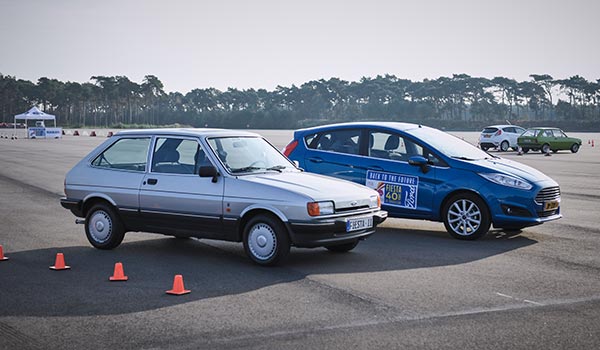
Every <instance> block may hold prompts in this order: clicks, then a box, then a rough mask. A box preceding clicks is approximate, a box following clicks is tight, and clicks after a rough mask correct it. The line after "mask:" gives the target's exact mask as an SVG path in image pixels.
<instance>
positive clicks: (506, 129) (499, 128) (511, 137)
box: [479, 125, 525, 152]
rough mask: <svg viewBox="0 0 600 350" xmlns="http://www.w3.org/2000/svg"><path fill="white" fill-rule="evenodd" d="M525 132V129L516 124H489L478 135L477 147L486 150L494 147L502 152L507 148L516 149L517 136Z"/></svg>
mask: <svg viewBox="0 0 600 350" xmlns="http://www.w3.org/2000/svg"><path fill="white" fill-rule="evenodd" d="M524 132H525V129H524V128H522V127H520V126H516V125H491V126H486V127H485V128H483V130H482V131H481V134H480V135H479V147H480V148H481V149H482V150H484V151H487V150H488V149H490V148H496V149H498V150H500V151H502V152H506V151H508V149H509V148H512V149H513V150H516V149H517V147H518V145H517V138H518V137H519V136H521V134H522V133H524Z"/></svg>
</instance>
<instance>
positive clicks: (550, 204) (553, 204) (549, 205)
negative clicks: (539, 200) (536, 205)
mask: <svg viewBox="0 0 600 350" xmlns="http://www.w3.org/2000/svg"><path fill="white" fill-rule="evenodd" d="M558 204H559V202H558V201H549V202H545V203H544V210H554V209H556V208H558Z"/></svg>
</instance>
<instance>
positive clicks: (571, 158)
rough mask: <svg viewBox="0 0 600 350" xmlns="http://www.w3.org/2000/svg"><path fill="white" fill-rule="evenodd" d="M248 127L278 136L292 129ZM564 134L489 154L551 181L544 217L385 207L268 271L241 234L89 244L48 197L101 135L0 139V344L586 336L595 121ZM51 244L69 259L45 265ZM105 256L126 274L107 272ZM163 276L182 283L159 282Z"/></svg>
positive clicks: (490, 343)
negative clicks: (456, 216) (539, 144)
mask: <svg viewBox="0 0 600 350" xmlns="http://www.w3.org/2000/svg"><path fill="white" fill-rule="evenodd" d="M259 132H260V133H261V134H263V135H264V136H265V137H267V138H268V139H269V140H270V141H271V142H272V143H273V144H274V145H276V146H277V147H278V148H283V147H284V146H285V144H286V143H287V142H288V141H289V140H290V138H291V135H292V132H291V131H272V130H261V131H259ZM99 134H100V135H102V134H101V133H99ZM457 135H458V136H460V137H463V138H465V139H466V140H468V141H473V140H476V137H477V133H457ZM576 136H579V137H581V138H582V139H584V145H583V147H582V149H581V150H580V152H579V153H577V154H571V153H570V152H559V153H557V154H552V156H550V157H545V156H544V155H542V154H540V153H531V152H530V153H528V154H526V155H524V156H518V155H517V154H516V153H515V152H508V153H495V154H498V155H501V156H504V157H507V158H510V159H514V160H517V161H521V162H523V163H526V164H528V165H531V166H533V167H535V168H537V169H539V170H541V171H543V172H545V173H546V174H548V175H550V176H551V177H553V178H554V179H555V180H557V181H558V182H559V184H560V185H561V191H562V209H561V210H562V213H563V215H564V218H562V219H560V220H558V221H554V222H550V223H546V224H543V225H540V226H536V227H531V228H527V229H524V230H523V231H521V232H516V233H515V232H504V231H500V230H492V231H491V232H490V233H489V234H488V235H487V236H485V237H484V238H483V239H481V240H478V241H474V242H463V241H458V240H455V239H452V238H451V237H450V236H449V235H448V234H447V233H446V232H445V230H444V227H443V225H442V224H441V223H432V222H426V221H414V220H399V219H389V220H388V221H386V222H385V223H384V224H383V225H382V226H381V228H380V229H379V230H378V232H377V233H376V234H375V235H373V236H372V237H370V238H369V239H367V240H366V241H363V242H361V243H360V244H359V246H358V247H357V248H356V249H355V250H353V251H352V252H350V253H347V254H335V253H331V252H329V251H327V250H326V249H324V248H317V249H296V248H293V249H292V250H291V254H290V257H289V260H288V261H287V263H286V264H285V265H283V266H280V267H274V268H264V267H260V266H257V265H255V264H253V263H252V262H251V261H250V260H249V259H248V258H247V257H246V256H245V254H244V251H243V248H242V245H241V244H236V243H227V242H220V241H213V240H204V239H203V240H198V239H188V240H180V239H175V238H172V237H168V236H163V235H157V234H148V233H128V234H127V235H126V236H125V240H124V242H123V243H122V244H121V245H120V246H119V247H118V248H117V249H114V250H111V251H100V250H97V249H94V248H93V247H92V246H91V245H90V244H89V243H88V242H87V239H86V238H85V233H84V229H83V226H82V225H76V224H75V223H74V221H75V217H74V216H73V215H72V214H71V213H70V212H68V211H67V210H65V209H63V208H62V207H61V206H60V203H59V198H60V197H61V196H62V191H63V179H64V175H65V173H66V172H67V171H68V170H69V169H70V167H72V166H73V165H74V164H75V163H76V162H77V161H79V160H80V159H81V158H82V157H83V156H84V155H85V154H87V153H88V152H89V151H90V150H92V149H93V148H94V147H95V146H96V145H98V144H99V143H101V142H103V141H104V140H106V138H105V137H95V138H94V137H89V136H80V137H76V136H65V137H64V138H63V139H61V140H24V139H18V140H10V139H0V245H2V246H3V248H4V249H3V250H4V255H5V256H7V257H9V258H10V260H7V261H0V349H29V348H31V349H38V348H44V349H45V348H67V349H76V348H94V349H108V348H111V349H113V348H136V349H163V348H166V349H199V348H206V349H232V348H256V349H280V348H281V349H297V348H305V349H347V348H365V349H381V348H420V349H439V348H463V349H482V348H485V349H506V348H514V349H597V348H600V254H599V252H600V228H599V227H598V223H599V220H598V215H599V214H600V212H599V211H598V202H599V199H600V177H599V176H598V173H600V149H599V146H600V145H597V146H596V147H591V145H588V144H587V141H588V140H591V139H594V140H595V142H596V143H597V142H598V141H600V134H580V135H576ZM59 252H61V253H63V254H64V256H65V259H66V263H67V265H70V266H71V269H70V270H65V271H52V270H50V269H49V268H48V267H49V266H50V265H53V264H54V259H55V256H56V253H59ZM116 262H122V263H123V266H124V272H125V274H126V275H127V276H128V277H129V280H128V281H126V282H110V281H109V280H108V278H109V276H111V275H112V273H113V268H114V264H115V263H116ZM175 274H182V275H183V277H184V282H185V287H186V288H187V289H190V290H191V293H190V294H187V295H183V296H171V295H167V294H165V291H166V290H168V289H171V287H172V283H173V277H174V275H175Z"/></svg>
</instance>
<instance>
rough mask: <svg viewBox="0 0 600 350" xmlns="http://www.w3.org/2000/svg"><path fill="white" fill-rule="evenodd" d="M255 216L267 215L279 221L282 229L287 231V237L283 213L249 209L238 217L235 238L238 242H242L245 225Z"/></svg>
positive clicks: (262, 208)
mask: <svg viewBox="0 0 600 350" xmlns="http://www.w3.org/2000/svg"><path fill="white" fill-rule="evenodd" d="M257 215H269V216H272V217H274V218H275V219H277V220H279V221H280V222H281V223H282V224H283V227H285V229H286V230H287V231H288V232H287V233H288V235H289V230H288V225H286V222H287V221H288V220H287V217H286V216H285V215H283V213H282V212H281V211H279V210H276V209H273V208H264V207H249V208H247V209H246V210H244V211H243V212H242V214H241V216H240V220H239V222H238V227H237V237H236V238H237V240H238V241H242V240H243V235H244V228H245V227H246V224H247V223H248V221H250V220H251V219H252V218H254V217H256V216H257Z"/></svg>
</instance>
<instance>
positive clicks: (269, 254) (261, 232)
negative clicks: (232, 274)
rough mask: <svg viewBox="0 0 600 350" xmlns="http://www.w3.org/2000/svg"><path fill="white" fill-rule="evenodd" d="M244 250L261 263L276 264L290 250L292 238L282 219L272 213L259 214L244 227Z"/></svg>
mask: <svg viewBox="0 0 600 350" xmlns="http://www.w3.org/2000/svg"><path fill="white" fill-rule="evenodd" d="M244 250H245V251H246V254H247V255H248V257H250V259H252V260H253V261H254V262H256V263H258V264H260V265H276V264H277V263H279V262H281V261H283V260H284V259H285V257H286V256H287V255H288V253H289V251H290V239H289V236H288V234H287V231H286V229H285V227H284V226H283V224H282V223H281V221H279V220H278V219H277V218H274V217H272V216H271V215H257V216H255V217H253V218H252V219H250V221H248V223H247V224H246V226H245V229H244Z"/></svg>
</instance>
